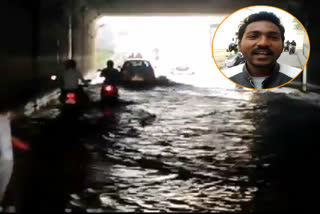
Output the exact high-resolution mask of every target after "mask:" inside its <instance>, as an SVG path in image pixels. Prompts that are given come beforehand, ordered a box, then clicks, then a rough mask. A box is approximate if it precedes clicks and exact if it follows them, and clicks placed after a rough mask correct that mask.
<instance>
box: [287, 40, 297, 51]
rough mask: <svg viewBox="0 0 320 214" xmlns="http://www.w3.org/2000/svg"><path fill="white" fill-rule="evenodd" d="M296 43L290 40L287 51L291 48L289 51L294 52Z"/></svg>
mask: <svg viewBox="0 0 320 214" xmlns="http://www.w3.org/2000/svg"><path fill="white" fill-rule="evenodd" d="M296 45H297V43H296V42H295V41H294V40H292V42H291V43H290V49H289V51H290V50H291V51H290V52H292V53H294V52H295V50H296Z"/></svg>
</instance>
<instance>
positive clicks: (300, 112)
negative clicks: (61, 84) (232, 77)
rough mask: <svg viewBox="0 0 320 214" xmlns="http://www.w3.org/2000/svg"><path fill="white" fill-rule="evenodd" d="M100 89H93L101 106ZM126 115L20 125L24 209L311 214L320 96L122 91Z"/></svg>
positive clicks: (102, 113) (33, 119)
mask: <svg viewBox="0 0 320 214" xmlns="http://www.w3.org/2000/svg"><path fill="white" fill-rule="evenodd" d="M99 90H100V88H99V86H98V85H95V86H92V87H90V88H89V89H88V93H89V94H90V97H91V99H92V100H93V101H98V100H99ZM120 96H121V99H122V100H123V101H124V102H123V104H122V105H119V106H114V107H106V106H105V107H101V106H99V105H98V104H97V105H92V106H91V107H90V108H88V109H86V110H85V111H84V112H83V114H82V115H81V116H80V117H79V119H78V120H76V121H74V120H72V121H70V120H65V119H63V118H61V117H59V109H58V108H57V106H58V104H57V103H52V104H51V105H49V106H48V107H46V108H45V109H42V110H41V111H40V112H37V113H35V114H33V115H31V116H30V117H25V118H21V119H19V120H17V121H15V122H14V123H13V130H14V132H15V133H16V134H17V135H20V136H22V137H23V138H24V139H28V141H29V142H30V145H31V148H32V150H30V151H19V150H16V151H15V157H16V163H15V171H14V175H13V179H12V182H11V184H10V191H9V194H8V199H7V200H8V201H9V204H10V203H12V204H15V206H16V210H18V211H19V210H22V211H27V210H39V211H40V210H41V211H42V210H44V211H46V210H57V211H66V212H72V211H84V212H106V211H124V212H147V211H148V212H150V211H161V212H177V211H183V212H196V211H197V212H204V211H207V212H235V213H248V212H251V211H257V212H266V213H270V212H275V211H288V210H299V209H301V210H304V211H306V210H308V209H309V208H312V207H315V206H316V202H315V197H314V196H313V195H311V194H310V193H308V191H309V190H313V191H314V192H316V193H317V191H316V189H315V186H316V183H317V182H318V175H316V174H318V173H316V168H315V167H316V160H318V155H316V154H314V153H315V146H316V143H317V142H318V141H319V139H320V132H319V131H318V127H319V126H318V123H319V121H320V106H319V105H320V96H319V94H316V93H309V94H302V93H301V92H299V91H298V90H295V89H292V88H285V87H283V88H280V89H274V90H272V91H252V90H247V89H242V88H241V89H239V88H226V89H221V88H212V87H211V88H200V87H195V86H189V85H183V84H178V85H173V86H165V87H155V88H152V89H148V90H130V89H125V88H120Z"/></svg>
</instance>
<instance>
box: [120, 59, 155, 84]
mask: <svg viewBox="0 0 320 214" xmlns="http://www.w3.org/2000/svg"><path fill="white" fill-rule="evenodd" d="M120 73H121V78H122V81H124V82H153V81H154V80H155V75H154V70H153V67H152V65H151V63H150V62H149V61H148V60H143V59H130V60H126V61H125V62H124V63H123V66H122V68H121V70H120Z"/></svg>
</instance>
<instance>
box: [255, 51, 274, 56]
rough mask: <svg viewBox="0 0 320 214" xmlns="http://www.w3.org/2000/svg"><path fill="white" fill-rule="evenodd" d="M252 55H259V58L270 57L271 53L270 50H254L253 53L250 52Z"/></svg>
mask: <svg viewBox="0 0 320 214" xmlns="http://www.w3.org/2000/svg"><path fill="white" fill-rule="evenodd" d="M252 53H253V54H254V55H260V56H270V55H272V54H273V53H272V51H270V50H255V51H252Z"/></svg>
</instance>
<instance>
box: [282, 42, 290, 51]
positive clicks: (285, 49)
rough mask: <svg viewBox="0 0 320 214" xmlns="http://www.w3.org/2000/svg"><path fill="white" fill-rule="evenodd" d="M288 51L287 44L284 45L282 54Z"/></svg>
mask: <svg viewBox="0 0 320 214" xmlns="http://www.w3.org/2000/svg"><path fill="white" fill-rule="evenodd" d="M286 51H289V44H285V45H284V49H283V52H286Z"/></svg>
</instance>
